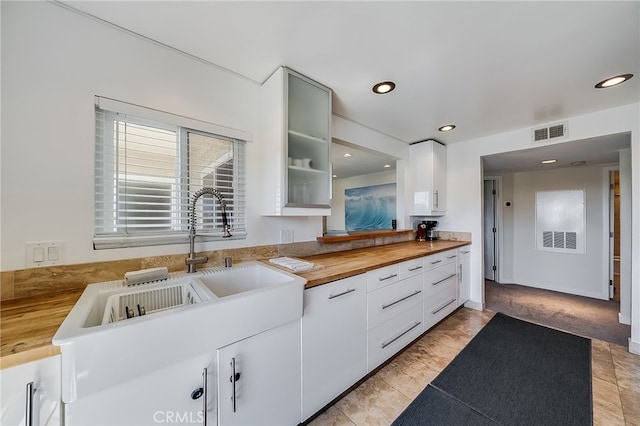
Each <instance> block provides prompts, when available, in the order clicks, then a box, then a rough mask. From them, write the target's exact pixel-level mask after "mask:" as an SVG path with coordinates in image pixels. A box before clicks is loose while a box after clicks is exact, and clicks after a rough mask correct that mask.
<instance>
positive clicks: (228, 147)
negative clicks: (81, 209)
mask: <svg viewBox="0 0 640 426" xmlns="http://www.w3.org/2000/svg"><path fill="white" fill-rule="evenodd" d="M138 108H140V107H138ZM141 112H144V111H141ZM152 112H153V111H150V115H154V114H152ZM164 115H165V116H167V115H168V114H166V113H164ZM162 118H165V119H166V118H167V117H162ZM169 118H170V117H169ZM179 118H180V117H177V119H176V121H180V120H179ZM245 145H246V143H245V141H243V140H240V139H235V138H231V137H227V136H223V135H220V134H213V133H209V132H206V131H201V130H195V129H192V128H189V127H184V126H181V125H177V124H168V123H166V122H159V121H154V120H150V119H148V118H143V117H140V116H134V115H131V114H129V113H124V112H119V111H110V110H105V109H102V108H100V105H99V104H98V103H97V104H96V163H95V170H96V173H95V235H94V247H95V248H96V249H104V248H117V247H135V246H150V245H162V244H177V243H186V242H188V233H189V226H190V223H189V209H190V205H191V202H192V198H191V197H192V195H193V194H194V193H196V192H197V191H199V190H200V189H202V188H205V187H211V188H215V189H217V190H218V191H219V192H220V193H221V194H222V196H223V197H224V200H225V202H226V211H227V219H228V222H229V225H230V226H231V233H232V235H233V237H232V238H236V239H237V238H245V236H246V216H245V210H246V206H245V193H244V175H245V173H244V170H245ZM196 217H197V226H196V231H197V234H198V239H199V240H200V241H207V240H217V239H221V238H222V221H223V220H222V209H221V206H220V203H219V202H218V200H217V199H216V198H215V197H213V196H211V195H208V194H207V195H204V196H203V197H202V198H201V199H200V200H199V201H198V202H197V203H196Z"/></svg>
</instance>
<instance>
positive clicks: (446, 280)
mask: <svg viewBox="0 0 640 426" xmlns="http://www.w3.org/2000/svg"><path fill="white" fill-rule="evenodd" d="M457 284H458V267H457V263H447V264H445V265H442V266H440V267H438V268H435V269H432V270H430V271H427V272H426V273H425V274H424V294H425V297H426V298H428V297H429V296H430V295H432V294H435V293H437V292H439V291H440V289H441V288H443V287H445V286H447V285H453V286H456V285H457Z"/></svg>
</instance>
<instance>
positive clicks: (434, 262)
mask: <svg viewBox="0 0 640 426" xmlns="http://www.w3.org/2000/svg"><path fill="white" fill-rule="evenodd" d="M440 262H442V259H438V260H434V261H433V262H431V264H432V265H435V264H436V263H440Z"/></svg>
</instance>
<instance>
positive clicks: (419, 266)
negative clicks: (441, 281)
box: [409, 265, 422, 272]
mask: <svg viewBox="0 0 640 426" xmlns="http://www.w3.org/2000/svg"><path fill="white" fill-rule="evenodd" d="M418 269H422V265H418V266H414V267H413V268H409V272H413V271H417V270H418Z"/></svg>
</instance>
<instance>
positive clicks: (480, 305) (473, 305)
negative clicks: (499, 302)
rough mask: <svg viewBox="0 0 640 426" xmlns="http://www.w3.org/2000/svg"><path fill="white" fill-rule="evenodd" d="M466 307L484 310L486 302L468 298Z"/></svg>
mask: <svg viewBox="0 0 640 426" xmlns="http://www.w3.org/2000/svg"><path fill="white" fill-rule="evenodd" d="M464 307H465V308H471V309H475V310H476V311H484V303H480V302H475V301H473V300H467V301H466V302H465V304H464Z"/></svg>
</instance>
